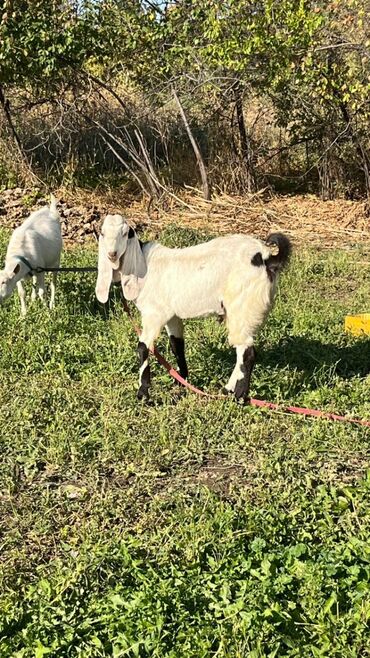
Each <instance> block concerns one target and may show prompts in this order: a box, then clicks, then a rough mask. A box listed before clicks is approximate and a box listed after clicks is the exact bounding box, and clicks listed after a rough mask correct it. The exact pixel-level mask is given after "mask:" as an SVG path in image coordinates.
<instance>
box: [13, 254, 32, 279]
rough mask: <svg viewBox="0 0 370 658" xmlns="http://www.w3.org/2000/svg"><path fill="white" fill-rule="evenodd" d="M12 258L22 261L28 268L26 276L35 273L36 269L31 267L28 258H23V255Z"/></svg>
mask: <svg viewBox="0 0 370 658" xmlns="http://www.w3.org/2000/svg"><path fill="white" fill-rule="evenodd" d="M14 258H15V259H16V260H19V261H20V262H21V263H23V265H25V266H26V267H27V269H28V270H29V272H27V274H28V276H33V275H34V274H35V273H36V270H35V269H34V268H33V267H32V265H31V263H30V262H29V260H27V258H25V257H24V256H14Z"/></svg>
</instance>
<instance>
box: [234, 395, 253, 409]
mask: <svg viewBox="0 0 370 658" xmlns="http://www.w3.org/2000/svg"><path fill="white" fill-rule="evenodd" d="M250 401H251V399H250V397H249V395H246V396H244V395H240V396H239V397H237V396H235V402H236V403H237V404H240V406H241V407H245V406H246V405H247V404H249V403H250Z"/></svg>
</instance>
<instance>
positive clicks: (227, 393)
mask: <svg viewBox="0 0 370 658" xmlns="http://www.w3.org/2000/svg"><path fill="white" fill-rule="evenodd" d="M221 393H222V395H234V391H229V389H228V388H226V386H224V387H223V388H222V389H221Z"/></svg>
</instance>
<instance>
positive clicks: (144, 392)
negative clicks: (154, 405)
mask: <svg viewBox="0 0 370 658" xmlns="http://www.w3.org/2000/svg"><path fill="white" fill-rule="evenodd" d="M136 397H137V399H138V400H144V401H145V402H149V391H148V389H147V388H144V387H143V386H140V388H139V390H138V392H137V394H136Z"/></svg>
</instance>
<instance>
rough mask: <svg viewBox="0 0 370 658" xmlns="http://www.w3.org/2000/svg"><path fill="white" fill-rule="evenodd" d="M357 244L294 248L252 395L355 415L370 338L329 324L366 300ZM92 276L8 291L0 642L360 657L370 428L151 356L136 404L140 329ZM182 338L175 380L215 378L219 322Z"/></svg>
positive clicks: (367, 558) (2, 385) (195, 326)
mask: <svg viewBox="0 0 370 658" xmlns="http://www.w3.org/2000/svg"><path fill="white" fill-rule="evenodd" d="M6 237H7V236H6V235H5V234H4V233H3V234H2V238H1V240H2V242H1V246H2V249H1V253H3V252H4V247H5V242H6ZM161 239H162V241H164V242H166V243H167V244H169V245H171V244H189V243H191V242H194V241H196V240H199V239H200V236H199V235H197V234H196V233H194V232H190V231H185V230H179V229H176V228H173V227H172V228H171V227H170V228H169V229H168V230H167V231H165V232H164V233H163V235H162V236H161ZM95 258H96V256H95V252H94V250H93V249H89V248H86V249H84V250H74V251H71V252H68V253H66V254H65V255H64V262H65V263H73V264H84V263H88V264H93V263H94V262H95ZM366 259H367V260H368V255H366V253H365V250H364V249H361V248H360V247H357V248H354V249H353V250H352V251H351V252H350V253H347V252H344V251H343V252H329V253H327V252H318V251H313V250H311V251H310V250H306V251H304V252H301V251H299V250H297V252H296V255H295V257H294V260H293V262H292V264H291V267H290V269H289V271H288V272H286V274H285V276H284V277H283V278H282V280H281V285H280V290H279V294H278V298H277V303H276V305H275V308H274V310H273V312H272V314H271V316H270V318H269V320H268V322H267V324H266V326H265V327H264V329H263V331H262V332H261V334H260V336H259V338H258V343H257V349H258V364H257V366H256V369H255V372H254V377H253V380H252V390H251V393H252V395H253V396H254V397H261V398H264V399H267V400H271V401H280V402H286V403H295V404H300V405H304V406H314V407H320V408H323V409H326V410H330V411H336V412H338V413H343V414H350V415H352V416H357V417H363V418H368V419H370V400H369V384H370V377H369V363H370V345H369V340H366V339H363V340H360V339H355V338H353V337H351V336H348V335H345V334H344V332H343V318H344V315H345V314H346V313H350V312H361V311H366V310H369V308H368V305H369V292H370V286H369V276H368V273H369V269H366V264H365V265H363V264H362V262H363V261H366ZM94 283H95V282H94V278H93V276H92V275H84V276H72V275H64V276H63V277H61V278H60V284H59V288H58V291H57V307H56V309H55V311H53V312H51V313H50V312H49V311H47V310H45V309H43V308H40V306H39V305H38V304H35V305H33V307H32V308H31V310H30V312H29V315H27V319H26V320H21V319H20V317H19V302H18V299H17V298H16V296H14V298H12V299H10V300H8V302H7V303H6V304H4V305H3V306H2V307H1V308H0V332H1V351H0V389H1V396H2V397H1V400H2V404H1V407H0V435H1V438H0V441H1V460H0V482H1V486H0V516H1V518H0V532H1V539H0V552H1V575H0V608H1V619H0V656H1V657H4V658H8V657H10V656H14V657H17V658H20V657H22V658H26V657H27V658H28V657H35V658H41V657H42V656H55V657H61V658H65V657H75V656H79V657H81V658H90V657H94V658H95V657H97V658H98V657H102V656H115V657H116V658H118V657H121V656H122V657H123V656H125V657H128V658H131V657H132V658H134V657H139V658H144V657H145V658H154V657H156V658H206V657H207V658H208V657H211V656H212V657H213V656H214V657H216V656H217V657H218V658H245V657H247V656H248V657H249V656H250V657H251V658H262V657H265V656H266V657H270V658H272V657H274V656H279V657H280V656H284V657H285V656H286V657H288V656H289V657H291V656H297V657H299V658H302V657H303V658H304V657H311V656H312V657H314V658H317V657H321V656H323V657H324V656H337V657H338V658H346V657H354V656H361V657H363V656H369V655H370V650H369V646H370V630H369V621H370V586H369V580H370V544H369V538H370V537H369V535H370V533H369V526H370V496H369V494H370V453H369V434H370V432H369V430H367V429H366V428H364V427H358V426H352V425H350V424H342V423H332V422H328V421H323V420H312V419H306V420H305V419H303V418H301V417H294V416H289V415H287V414H284V413H280V412H279V413H273V412H266V411H263V410H262V411H261V410H257V409H254V408H248V407H247V408H241V407H239V406H238V405H236V404H234V403H233V401H231V400H214V399H213V400H200V399H199V398H197V397H195V396H194V395H192V394H188V393H186V392H184V391H183V390H178V388H177V387H176V386H174V385H173V384H172V382H171V381H170V379H169V377H168V375H167V373H166V372H165V371H163V370H162V369H161V368H160V367H159V366H158V365H157V364H156V363H154V362H153V363H152V365H153V375H154V376H153V387H152V398H153V402H154V404H153V406H145V405H143V404H139V403H137V402H136V399H135V392H136V387H137V379H138V364H137V356H136V343H137V338H136V336H135V334H134V332H133V330H132V328H131V326H130V324H129V322H128V320H127V318H126V316H125V315H124V313H123V311H122V310H121V308H120V303H119V299H118V295H117V296H116V297H115V296H114V294H113V297H112V300H111V304H110V309H109V311H108V312H107V311H104V309H102V308H101V307H100V306H99V304H98V303H97V302H96V301H95V299H94ZM186 336H187V345H188V360H189V368H190V373H191V381H192V382H193V383H195V384H196V385H198V386H201V387H203V388H205V389H206V390H207V391H210V392H217V391H218V390H219V388H220V387H221V386H222V385H223V384H224V383H225V382H226V381H227V379H228V376H229V374H230V369H231V368H232V366H233V361H234V355H233V353H232V351H231V350H230V349H229V348H228V346H227V341H226V337H225V329H224V327H223V326H222V325H219V324H218V323H217V322H216V321H215V320H214V319H212V318H209V319H206V320H202V321H190V322H188V323H187V329H186ZM159 348H160V349H161V351H162V352H164V353H165V354H166V355H167V356H169V350H168V346H167V341H166V339H165V336H163V337H162V338H161V339H160V341H159ZM171 360H172V359H171Z"/></svg>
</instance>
